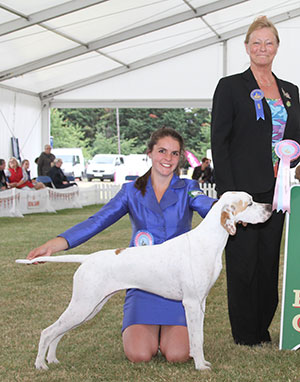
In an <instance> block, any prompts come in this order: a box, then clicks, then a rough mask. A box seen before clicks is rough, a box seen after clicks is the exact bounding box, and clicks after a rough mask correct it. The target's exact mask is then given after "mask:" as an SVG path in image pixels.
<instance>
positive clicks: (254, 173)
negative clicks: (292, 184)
mask: <svg viewBox="0 0 300 382" xmlns="http://www.w3.org/2000/svg"><path fill="white" fill-rule="evenodd" d="M278 47H279V36H278V31H277V29H276V28H275V26H274V25H273V24H272V23H271V22H270V21H269V20H268V19H267V17H265V16H262V17H259V18H257V19H256V20H255V21H254V22H253V23H252V24H251V25H250V27H249V29H248V32H247V35H246V38H245V48H246V52H247V54H248V55H249V57H250V68H249V69H248V70H246V71H245V72H243V73H239V74H236V75H232V76H229V77H225V78H222V79H221V80H220V81H219V83H218V86H217V88H216V90H215V94H214V99H213V109H212V124H211V144H212V154H213V162H214V168H215V177H216V185H217V190H218V194H219V195H221V194H223V193H224V192H225V191H229V190H231V191H234V190H237V191H246V192H248V193H249V194H251V195H252V196H253V198H254V200H255V201H256V202H263V203H272V200H273V193H274V186H275V181H276V172H277V166H278V158H277V157H276V155H275V153H274V146H275V144H276V143H277V142H279V141H281V140H282V139H293V140H295V141H297V142H298V143H300V106H299V92H298V88H297V86H295V85H293V84H292V83H290V82H287V81H283V80H281V79H279V78H277V77H276V76H275V74H274V73H272V63H273V60H274V58H275V56H276V54H277V50H278ZM283 222H284V214H282V213H281V212H279V213H277V212H274V213H273V215H272V217H271V218H270V219H269V220H268V221H267V222H266V223H264V224H257V225H251V224H248V226H247V227H243V226H240V227H238V229H237V234H236V235H235V236H234V237H231V238H230V239H229V241H228V244H227V247H226V272H227V287H228V306H229V317H230V323H231V328H232V334H233V338H234V341H235V342H236V343H237V344H242V345H250V346H251V345H259V344H261V343H263V342H270V341H271V337H270V334H269V330H268V328H269V326H270V324H271V321H272V319H273V316H274V313H275V311H276V308H277V304H278V268H279V254H280V241H281V235H282V227H283Z"/></svg>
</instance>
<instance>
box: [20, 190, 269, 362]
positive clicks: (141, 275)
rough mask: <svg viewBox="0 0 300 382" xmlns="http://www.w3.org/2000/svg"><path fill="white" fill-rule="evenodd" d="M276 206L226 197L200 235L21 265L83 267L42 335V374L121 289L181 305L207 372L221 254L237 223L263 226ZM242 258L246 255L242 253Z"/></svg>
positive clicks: (197, 356) (196, 359) (198, 357)
mask: <svg viewBox="0 0 300 382" xmlns="http://www.w3.org/2000/svg"><path fill="white" fill-rule="evenodd" d="M270 215H271V205H269V204H259V203H255V202H253V200H252V197H251V196H250V195H248V194H246V193H245V192H227V193H225V194H224V195H223V196H222V197H221V198H220V200H219V201H218V202H217V203H215V204H214V206H213V207H212V208H211V210H210V211H209V213H208V214H207V216H206V217H205V219H204V220H203V221H202V222H201V224H199V225H198V227H196V228H195V229H193V230H191V231H189V232H188V233H185V234H183V235H180V236H178V237H176V238H174V239H171V240H168V241H166V242H164V243H163V244H159V245H154V246H144V247H131V248H126V249H118V250H115V249H110V250H104V251H100V252H96V253H93V254H91V255H66V256H56V257H55V256H53V257H49V256H48V257H45V256H44V257H38V258H35V259H34V260H16V262H18V263H24V264H31V263H35V262H78V263H81V264H82V265H81V266H80V267H79V268H78V269H77V271H76V272H75V274H74V283H73V295H72V299H71V302H70V304H69V306H68V308H67V309H66V310H65V312H64V313H63V314H62V315H61V316H60V318H59V319H58V320H57V321H56V322H55V323H54V324H52V325H51V326H49V327H48V328H46V329H45V330H43V331H42V333H41V338H40V343H39V350H38V355H37V358H36V361H35V366H36V368H37V369H48V367H47V365H46V362H45V356H46V352H47V350H48V355H47V361H48V363H52V362H54V363H57V362H58V360H57V358H56V347H57V344H58V342H59V341H60V339H61V338H62V336H63V335H64V334H65V333H66V332H67V331H68V330H70V329H73V328H75V327H77V326H79V325H81V324H82V323H83V322H85V321H87V320H90V319H91V318H93V317H94V316H95V315H96V314H97V313H98V312H99V311H100V310H101V308H102V307H103V305H104V304H105V303H106V301H108V299H109V298H110V297H111V296H112V295H114V294H115V293H117V292H118V291H120V290H122V289H128V288H138V289H142V290H145V291H148V292H151V293H155V294H158V295H161V296H163V297H166V298H170V299H174V300H182V302H183V305H184V308H185V313H186V319H187V327H188V333H189V344H190V355H191V357H193V358H194V362H195V367H196V369H208V368H209V367H210V363H209V362H207V361H205V359H204V354H203V321H204V311H205V301H206V297H207V295H208V292H209V290H210V288H211V287H212V286H213V284H214V283H215V281H216V279H217V278H218V276H219V274H220V271H221V268H222V252H223V249H224V247H225V245H226V242H227V239H228V235H229V234H230V235H234V234H235V232H236V226H235V225H236V223H237V222H239V221H242V222H246V223H252V224H255V223H263V222H265V221H266V220H267V219H268V218H269V217H270ZM241 256H243V254H242V253H241Z"/></svg>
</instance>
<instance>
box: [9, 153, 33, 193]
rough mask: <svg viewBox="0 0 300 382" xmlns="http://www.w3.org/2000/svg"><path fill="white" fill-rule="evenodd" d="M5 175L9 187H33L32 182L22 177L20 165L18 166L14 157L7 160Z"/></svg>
mask: <svg viewBox="0 0 300 382" xmlns="http://www.w3.org/2000/svg"><path fill="white" fill-rule="evenodd" d="M6 175H7V177H8V182H9V187H10V188H14V187H16V188H24V187H27V188H29V189H33V188H34V185H33V184H32V182H30V181H29V180H28V179H26V178H25V177H24V174H23V170H22V167H20V165H19V162H18V160H17V159H16V158H15V157H12V158H10V160H9V161H8V171H7V173H6Z"/></svg>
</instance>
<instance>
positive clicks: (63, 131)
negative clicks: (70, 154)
mask: <svg viewBox="0 0 300 382" xmlns="http://www.w3.org/2000/svg"><path fill="white" fill-rule="evenodd" d="M51 135H52V137H53V148H60V147H81V148H82V149H83V152H84V156H85V157H90V150H89V148H88V146H89V142H88V141H87V140H85V139H84V133H83V131H82V130H81V128H80V126H79V125H78V124H76V125H73V124H72V123H66V122H64V121H63V118H62V115H61V113H60V111H59V110H57V109H52V111H51Z"/></svg>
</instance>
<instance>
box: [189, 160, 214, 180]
mask: <svg viewBox="0 0 300 382" xmlns="http://www.w3.org/2000/svg"><path fill="white" fill-rule="evenodd" d="M192 179H195V180H197V181H198V182H199V183H207V184H208V183H212V169H211V167H210V159H208V158H202V162H201V165H200V166H197V167H195V168H194V172H193V175H192Z"/></svg>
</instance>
